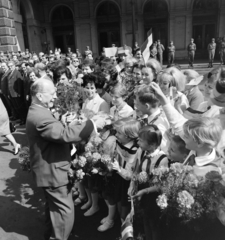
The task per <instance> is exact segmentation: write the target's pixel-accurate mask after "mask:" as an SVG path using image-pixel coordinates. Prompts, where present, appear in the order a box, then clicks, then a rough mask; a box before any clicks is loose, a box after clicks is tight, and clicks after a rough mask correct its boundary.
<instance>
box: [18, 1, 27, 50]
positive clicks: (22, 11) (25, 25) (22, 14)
mask: <svg viewBox="0 0 225 240" xmlns="http://www.w3.org/2000/svg"><path fill="white" fill-rule="evenodd" d="M20 14H21V16H22V32H23V40H24V48H25V49H29V38H28V32H27V18H26V11H25V9H24V7H23V5H22V3H20Z"/></svg>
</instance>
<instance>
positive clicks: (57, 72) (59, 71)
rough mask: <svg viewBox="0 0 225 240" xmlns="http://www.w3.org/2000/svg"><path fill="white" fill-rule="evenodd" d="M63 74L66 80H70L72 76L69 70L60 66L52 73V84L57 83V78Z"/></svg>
mask: <svg viewBox="0 0 225 240" xmlns="http://www.w3.org/2000/svg"><path fill="white" fill-rule="evenodd" d="M63 74H65V75H66V77H67V78H68V79H72V74H71V72H70V70H69V68H67V67H65V66H62V67H58V68H57V69H56V70H55V71H54V72H53V78H54V82H55V83H57V82H58V81H59V78H60V77H61V76H62V75H63Z"/></svg>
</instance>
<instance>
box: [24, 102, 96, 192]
mask: <svg viewBox="0 0 225 240" xmlns="http://www.w3.org/2000/svg"><path fill="white" fill-rule="evenodd" d="M93 130H94V126H93V123H92V121H90V120H88V121H87V122H85V123H83V124H82V125H73V126H72V127H64V126H63V125H62V123H61V122H60V121H58V120H56V119H55V118H54V117H53V115H52V113H51V112H50V111H49V110H48V109H47V108H44V107H41V106H38V105H31V106H30V108H29V112H28V116H27V121H26V132H27V137H28V141H29V146H30V160H31V169H32V171H33V174H34V178H35V182H36V183H37V186H38V187H59V186H63V185H66V184H67V183H68V175H67V171H68V170H69V168H70V161H71V156H70V144H69V143H74V142H75V143H76V142H80V141H81V140H87V139H88V138H89V136H90V135H91V133H92V131H93Z"/></svg>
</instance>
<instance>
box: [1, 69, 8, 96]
mask: <svg viewBox="0 0 225 240" xmlns="http://www.w3.org/2000/svg"><path fill="white" fill-rule="evenodd" d="M8 74H9V71H7V73H6V74H4V73H1V76H0V78H1V91H2V94H3V95H5V96H7V95H8V79H7V76H8Z"/></svg>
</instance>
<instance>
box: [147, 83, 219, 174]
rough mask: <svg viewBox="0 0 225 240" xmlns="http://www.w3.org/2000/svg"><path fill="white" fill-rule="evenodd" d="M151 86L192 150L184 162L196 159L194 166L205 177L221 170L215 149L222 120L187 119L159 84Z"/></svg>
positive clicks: (176, 130)
mask: <svg viewBox="0 0 225 240" xmlns="http://www.w3.org/2000/svg"><path fill="white" fill-rule="evenodd" d="M151 87H152V89H153V90H154V91H155V93H156V94H157V97H158V99H159V100H160V102H161V104H162V106H163V110H164V112H165V114H166V116H167V118H168V120H169V122H170V124H171V126H172V128H173V130H174V131H175V133H176V134H178V135H179V136H180V137H181V138H182V139H183V140H184V141H185V144H186V148H187V149H189V150H191V151H190V153H189V155H188V157H187V158H186V159H185V161H184V164H188V163H189V162H190V161H192V160H193V159H194V165H193V168H194V172H195V174H196V175H198V176H203V177H204V176H205V175H206V174H207V173H208V172H210V171H218V172H221V168H220V167H221V165H222V159H221V158H220V157H218V156H217V154H216V150H215V147H216V146H217V144H218V143H219V141H220V138H221V134H222V127H221V124H220V122H219V121H218V120H216V119H213V118H207V117H203V118H198V119H190V120H187V119H185V118H184V117H183V116H182V115H181V114H180V113H179V112H178V111H176V109H175V108H174V107H173V106H172V105H171V104H170V103H169V101H168V99H167V98H166V96H165V95H164V94H163V92H162V91H161V89H160V87H159V86H158V85H157V84H154V83H152V84H151Z"/></svg>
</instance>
